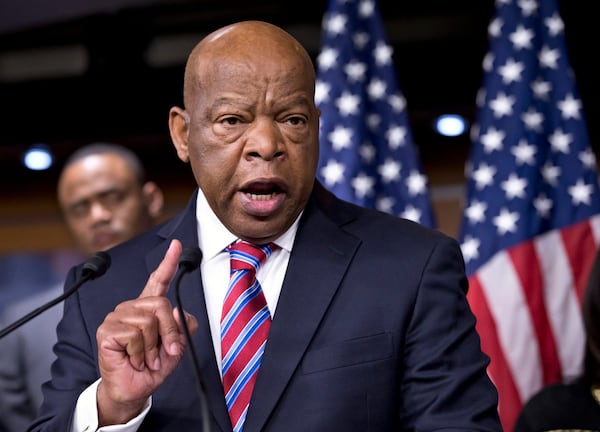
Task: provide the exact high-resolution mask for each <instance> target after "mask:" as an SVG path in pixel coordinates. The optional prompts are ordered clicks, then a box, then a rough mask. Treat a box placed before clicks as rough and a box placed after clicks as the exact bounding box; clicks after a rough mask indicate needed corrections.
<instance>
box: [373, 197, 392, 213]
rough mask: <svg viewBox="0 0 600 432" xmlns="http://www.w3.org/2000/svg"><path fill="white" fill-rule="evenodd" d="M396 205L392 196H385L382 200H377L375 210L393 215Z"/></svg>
mask: <svg viewBox="0 0 600 432" xmlns="http://www.w3.org/2000/svg"><path fill="white" fill-rule="evenodd" d="M395 205H396V200H395V199H394V198H392V197H390V196H385V197H381V198H377V200H376V201H375V208H376V209H377V210H379V211H382V212H385V213H388V214H393V211H394V206H395Z"/></svg>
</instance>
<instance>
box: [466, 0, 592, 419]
mask: <svg viewBox="0 0 600 432" xmlns="http://www.w3.org/2000/svg"><path fill="white" fill-rule="evenodd" d="M488 31H489V40H490V48H489V52H488V54H487V55H486V57H485V59H484V62H483V69H484V85H483V88H482V90H481V91H480V94H479V95H478V98H477V105H478V109H479V111H478V119H477V124H476V125H475V126H474V128H473V129H472V140H473V147H472V152H471V155H470V159H469V162H468V163H467V170H466V173H467V191H466V195H467V196H466V201H465V208H464V215H463V220H462V225H461V230H460V231H461V232H460V234H459V236H460V242H461V247H462V251H463V255H464V257H465V261H466V266H467V274H468V276H469V283H470V287H469V294H468V298H469V301H470V304H471V307H472V309H473V311H474V313H475V315H476V316H477V329H478V331H479V334H480V335H481V339H482V348H483V350H484V351H485V352H486V353H487V354H488V355H490V357H491V364H490V367H489V369H488V372H489V374H490V376H491V378H492V380H493V381H494V383H495V384H496V386H497V388H498V391H499V395H500V405H499V412H500V417H501V420H502V423H503V427H504V430H506V431H510V430H512V428H513V426H514V422H515V420H516V417H517V416H518V414H519V411H520V409H521V408H522V405H523V404H524V403H525V402H526V401H527V400H528V399H529V398H530V397H531V396H532V395H533V393H535V392H536V391H538V390H539V389H541V387H542V386H544V385H547V384H550V383H553V382H557V381H560V380H564V379H569V378H572V377H574V376H575V375H577V374H579V373H580V372H581V370H582V361H583V351H584V337H585V335H584V328H583V323H582V317H581V310H580V302H581V295H582V290H583V288H584V286H585V283H586V279H587V277H588V274H589V271H590V268H591V264H592V261H593V259H594V255H595V252H596V250H597V248H598V243H599V241H600V194H599V185H598V176H597V171H596V158H595V155H594V153H593V152H592V149H591V147H590V142H589V137H588V135H587V129H586V123H585V118H584V115H583V110H582V102H581V100H580V97H579V95H578V91H577V88H576V85H575V77H574V74H573V71H572V69H571V67H570V65H569V60H568V56H567V50H566V43H565V38H564V23H563V21H562V19H561V17H560V15H559V11H558V7H557V3H556V1H555V0H540V1H537V0H517V1H515V0H497V1H496V11H495V16H494V17H493V19H492V21H491V23H490V25H489V29H488Z"/></svg>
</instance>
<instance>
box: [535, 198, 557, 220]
mask: <svg viewBox="0 0 600 432" xmlns="http://www.w3.org/2000/svg"><path fill="white" fill-rule="evenodd" d="M553 205H554V204H553V203H552V200H551V199H549V198H548V197H547V196H546V194H544V193H541V194H540V195H538V196H537V197H536V198H535V199H534V200H533V206H534V207H535V209H536V211H537V212H538V214H539V215H540V216H541V217H543V218H545V219H548V218H549V217H550V211H551V210H552V207H553Z"/></svg>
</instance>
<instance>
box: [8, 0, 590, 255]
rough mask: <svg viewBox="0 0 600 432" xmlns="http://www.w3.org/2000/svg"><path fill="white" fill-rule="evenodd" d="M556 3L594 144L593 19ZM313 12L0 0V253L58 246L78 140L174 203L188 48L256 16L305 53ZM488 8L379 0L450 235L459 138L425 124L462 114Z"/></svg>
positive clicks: (233, 5)
mask: <svg viewBox="0 0 600 432" xmlns="http://www.w3.org/2000/svg"><path fill="white" fill-rule="evenodd" d="M559 4H560V12H561V14H562V18H563V20H564V22H565V34H566V38H567V42H568V49H569V56H570V60H571V65H572V67H573V69H574V71H575V75H576V80H577V84H578V87H579V91H580V93H581V96H582V100H583V106H584V112H585V115H586V117H587V120H588V126H589V133H590V136H591V138H592V140H591V141H592V144H593V146H594V149H595V150H597V149H598V145H599V143H598V140H599V135H600V127H599V126H598V121H595V119H596V118H597V117H598V115H599V112H598V104H599V103H600V102H598V101H599V100H600V98H599V95H598V84H597V77H598V76H599V75H600V74H599V71H598V65H597V62H595V61H593V59H592V52H593V50H594V48H595V47H594V46H593V43H594V41H595V40H597V37H592V36H590V34H592V33H593V28H594V27H593V25H595V15H594V14H593V13H591V11H590V10H588V9H585V7H584V6H587V7H588V8H589V7H590V6H589V4H588V3H586V2H581V1H580V2H577V1H567V0H561V1H560V2H559ZM326 7H327V2H326V0H322V1H310V2H302V3H288V2H281V1H266V0H254V1H252V2H249V1H236V0H230V1H228V2H222V1H213V0H162V1H161V0H154V1H153V0H87V1H85V2H82V1H79V0H55V1H52V2H49V1H46V0H20V1H19V2H9V1H8V0H2V1H1V3H0V175H1V176H2V183H1V186H0V239H2V240H0V253H8V252H18V251H44V250H51V249H55V248H64V247H69V244H70V243H69V242H70V240H69V238H68V237H67V236H66V233H65V231H64V228H63V224H62V220H61V218H60V214H59V213H58V207H57V206H56V203H55V184H56V180H57V175H58V172H59V170H60V167H61V166H62V162H63V161H64V158H65V157H66V156H67V155H68V154H69V153H71V152H72V151H73V150H74V149H75V148H77V147H79V146H81V145H83V144H87V143H89V142H92V141H115V142H119V143H122V144H125V145H127V146H129V147H131V148H133V149H134V150H135V151H136V152H137V153H138V154H139V155H140V156H141V157H142V159H143V160H144V162H145V164H146V166H147V167H148V169H149V172H150V176H151V177H152V178H153V179H155V180H156V181H157V182H159V183H160V184H161V186H163V187H164V188H165V192H166V196H167V213H169V212H174V211H176V210H178V209H179V208H181V206H183V205H184V204H185V202H186V201H187V198H188V195H189V192H190V191H191V190H192V188H193V187H194V183H193V180H192V177H191V174H190V171H189V169H188V167H187V166H184V165H183V164H182V163H181V162H180V161H179V160H178V159H177V157H176V154H175V152H174V150H173V148H172V146H171V144H170V139H169V136H168V129H167V118H168V110H169V108H170V107H171V106H172V105H177V104H181V96H182V77H183V67H184V62H185V60H186V56H187V54H188V53H189V51H190V49H191V48H192V47H193V46H194V44H195V43H196V42H197V41H198V40H199V39H200V38H201V37H202V36H203V35H204V34H206V33H207V32H209V31H211V30H214V29H215V28H217V27H219V26H222V25H224V24H227V23H230V22H233V21H237V20H245V19H262V20H267V21H271V22H273V23H275V24H278V25H280V26H282V27H283V28H285V29H286V30H288V31H289V32H291V33H292V34H293V35H295V36H296V37H297V38H298V39H299V40H300V41H301V42H302V43H303V44H304V46H305V47H306V48H307V49H308V50H309V52H310V53H311V55H312V56H313V58H314V57H316V55H317V54H318V52H319V49H320V46H321V45H320V43H321V21H322V18H323V13H324V12H325V9H326ZM493 7H494V3H493V1H492V0H455V1H452V2H449V1H446V0H421V1H418V2H408V1H407V2H398V1H396V0H380V1H379V8H380V10H381V12H382V15H383V18H384V23H385V26H386V31H387V35H388V38H389V41H390V43H391V44H392V46H393V48H394V54H393V55H394V60H395V64H396V69H397V77H398V80H399V84H400V89H401V91H402V92H403V93H404V95H405V97H406V99H407V103H408V114H409V117H410V122H411V124H410V125H411V127H412V132H413V135H414V140H415V143H416V145H417V147H418V150H419V153H420V154H419V156H420V158H421V161H422V163H423V166H424V170H425V174H426V175H427V176H428V177H429V181H430V187H431V193H432V197H433V200H434V207H435V211H436V213H437V217H438V221H439V226H440V229H441V230H443V231H446V232H447V233H449V234H451V235H456V230H457V224H458V221H459V218H460V208H459V206H460V197H461V194H462V185H463V179H464V174H463V168H464V163H465V159H466V156H467V152H468V148H469V145H470V142H469V135H468V132H467V133H464V134H462V135H460V136H457V137H444V136H441V135H438V134H437V133H436V132H435V131H434V129H433V122H434V120H435V118H436V116H438V115H439V114H442V113H446V112H449V113H457V114H461V115H463V116H464V117H465V118H466V119H467V120H468V121H472V120H473V117H474V115H475V108H476V107H475V99H476V93H477V90H478V89H479V87H480V85H481V78H482V60H483V57H484V55H485V52H486V50H487V48H488V40H487V27H488V24H489V21H490V18H491V16H492V14H493ZM582 7H584V8H583V9H582ZM36 145H42V146H48V147H49V148H50V149H51V151H52V152H53V154H54V156H55V159H54V166H53V167H51V168H50V169H48V170H45V171H31V170H28V169H26V168H25V167H24V166H23V165H22V158H23V154H24V152H25V151H26V150H27V149H29V148H31V147H32V146H36Z"/></svg>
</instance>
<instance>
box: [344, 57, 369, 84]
mask: <svg viewBox="0 0 600 432" xmlns="http://www.w3.org/2000/svg"><path fill="white" fill-rule="evenodd" d="M344 72H345V73H346V75H347V76H348V80H349V81H351V82H352V81H354V82H360V81H363V80H364V79H365V74H366V73H367V65H366V64H365V63H363V62H359V61H356V60H352V61H350V62H349V63H348V64H346V66H345V67H344Z"/></svg>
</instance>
